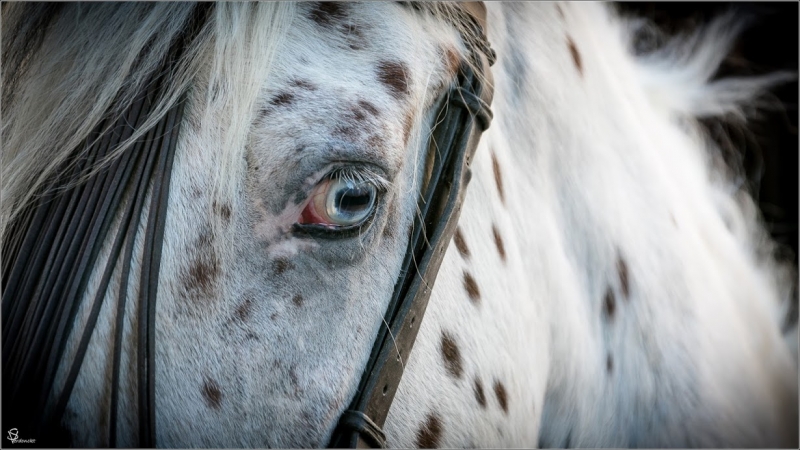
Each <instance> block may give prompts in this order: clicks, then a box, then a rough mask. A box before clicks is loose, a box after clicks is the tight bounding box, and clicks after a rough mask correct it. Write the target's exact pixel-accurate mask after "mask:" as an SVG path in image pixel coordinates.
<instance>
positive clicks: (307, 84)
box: [289, 79, 317, 91]
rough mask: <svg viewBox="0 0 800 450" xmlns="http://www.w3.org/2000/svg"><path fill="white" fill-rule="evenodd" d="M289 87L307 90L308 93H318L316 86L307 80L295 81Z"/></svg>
mask: <svg viewBox="0 0 800 450" xmlns="http://www.w3.org/2000/svg"><path fill="white" fill-rule="evenodd" d="M289 85H290V86H292V87H296V88H299V89H305V90H307V91H316V90H317V87H316V86H314V84H312V83H311V82H310V81H306V80H298V79H294V80H292V81H290V82H289Z"/></svg>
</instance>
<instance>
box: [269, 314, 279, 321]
mask: <svg viewBox="0 0 800 450" xmlns="http://www.w3.org/2000/svg"><path fill="white" fill-rule="evenodd" d="M277 318H278V313H272V314H270V315H269V320H275V319H277Z"/></svg>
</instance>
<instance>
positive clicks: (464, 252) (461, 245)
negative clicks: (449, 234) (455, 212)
mask: <svg viewBox="0 0 800 450" xmlns="http://www.w3.org/2000/svg"><path fill="white" fill-rule="evenodd" d="M453 243H454V244H456V249H457V250H458V253H461V256H463V257H464V258H469V247H467V241H465V240H464V235H463V234H461V227H456V234H455V236H453Z"/></svg>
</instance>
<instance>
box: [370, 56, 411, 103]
mask: <svg viewBox="0 0 800 450" xmlns="http://www.w3.org/2000/svg"><path fill="white" fill-rule="evenodd" d="M407 73H408V70H407V68H406V65H405V64H403V63H401V62H396V61H381V62H380V63H378V80H379V81H380V82H381V83H383V85H384V86H386V87H388V88H389V91H390V93H391V94H392V96H393V97H394V98H396V99H398V100H400V99H402V98H403V97H405V96H406V95H408V92H409V80H408V75H407Z"/></svg>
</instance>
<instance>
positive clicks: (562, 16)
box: [556, 5, 564, 19]
mask: <svg viewBox="0 0 800 450" xmlns="http://www.w3.org/2000/svg"><path fill="white" fill-rule="evenodd" d="M556 12H557V13H558V17H561V18H562V19H563V18H564V11H563V10H562V9H561V5H556Z"/></svg>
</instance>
